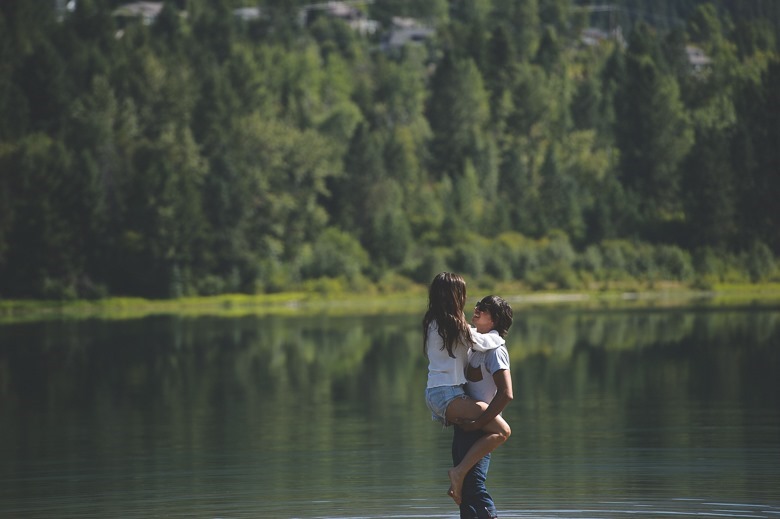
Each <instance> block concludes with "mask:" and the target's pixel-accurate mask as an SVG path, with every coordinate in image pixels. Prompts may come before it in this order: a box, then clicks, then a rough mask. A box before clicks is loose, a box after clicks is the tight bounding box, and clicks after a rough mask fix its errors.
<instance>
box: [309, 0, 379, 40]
mask: <svg viewBox="0 0 780 519" xmlns="http://www.w3.org/2000/svg"><path fill="white" fill-rule="evenodd" d="M314 11H319V12H322V13H324V14H325V15H327V16H330V17H331V18H338V19H340V20H343V21H344V23H346V24H347V25H349V26H350V28H352V30H354V31H357V32H359V33H360V34H374V33H375V32H376V31H377V30H378V29H379V22H377V21H376V20H370V19H369V18H368V17H367V16H366V14H365V13H364V12H363V11H361V10H360V9H358V8H356V7H353V6H352V5H350V4H349V3H347V2H333V1H331V2H325V3H320V4H309V5H305V6H303V7H302V8H301V11H300V14H299V18H300V22H301V25H306V23H307V22H308V21H309V17H310V15H311V13H312V12H314Z"/></svg>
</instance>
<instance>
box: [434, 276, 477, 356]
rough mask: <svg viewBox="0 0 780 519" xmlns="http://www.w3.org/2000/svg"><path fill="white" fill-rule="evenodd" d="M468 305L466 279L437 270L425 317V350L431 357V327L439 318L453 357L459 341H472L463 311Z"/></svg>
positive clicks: (446, 346) (437, 324) (437, 323)
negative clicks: (429, 349) (429, 329)
mask: <svg viewBox="0 0 780 519" xmlns="http://www.w3.org/2000/svg"><path fill="white" fill-rule="evenodd" d="M465 306H466V282H465V281H464V280H463V278H462V277H461V276H459V275H458V274H453V273H451V272H442V273H440V274H437V275H436V277H435V278H433V281H432V282H431V287H430V289H429V290H428V311H427V312H425V317H423V321H422V327H423V354H424V355H425V356H426V357H428V327H429V326H430V325H431V323H432V322H434V321H435V322H436V326H437V327H438V329H439V335H440V336H441V338H442V340H443V341H444V346H443V347H442V349H444V348H446V349H447V353H448V354H449V356H450V357H453V358H454V357H455V355H453V353H452V350H453V348H455V347H456V346H457V343H458V342H462V343H464V344H469V345H470V344H472V342H473V341H472V340H471V333H470V332H469V325H468V323H467V322H466V318H465V317H464V315H463V309H464V307H465Z"/></svg>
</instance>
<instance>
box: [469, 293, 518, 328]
mask: <svg viewBox="0 0 780 519" xmlns="http://www.w3.org/2000/svg"><path fill="white" fill-rule="evenodd" d="M477 310H479V311H481V312H490V318H491V319H493V326H495V328H494V329H495V330H496V331H497V332H498V334H499V335H500V336H501V337H504V338H506V335H507V332H509V328H510V327H511V326H512V307H511V306H509V303H507V302H506V301H504V300H503V299H502V298H500V297H498V296H485V297H483V298H482V300H480V302H479V303H477Z"/></svg>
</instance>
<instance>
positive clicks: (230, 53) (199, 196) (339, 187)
mask: <svg viewBox="0 0 780 519" xmlns="http://www.w3.org/2000/svg"><path fill="white" fill-rule="evenodd" d="M122 4H123V2H117V1H109V0H78V1H77V2H70V3H68V4H67V5H66V3H65V2H57V1H55V0H3V1H2V2H0V298H17V299H19V298H45V299H76V298H84V299H97V298H104V297H109V296H142V297H148V298H173V297H182V296H193V295H214V294H222V293H247V294H262V293H273V292H281V291H288V290H293V289H295V290H324V289H327V288H328V287H330V288H333V287H336V288H340V289H344V290H362V289H366V287H381V288H383V289H387V290H391V289H393V288H394V287H403V286H407V285H411V284H427V283H428V282H429V281H430V279H431V278H432V276H433V275H434V274H435V273H437V272H439V271H441V270H454V271H457V272H460V273H462V274H463V275H465V276H466V277H467V278H470V279H480V280H488V281H489V282H491V281H495V282H502V281H510V280H513V281H517V282H521V283H522V284H523V286H526V287H527V288H528V289H529V290H539V289H566V290H568V289H578V288H594V287H606V286H609V285H610V284H611V283H621V282H627V281H631V282H636V283H644V284H646V285H648V286H652V285H653V284H654V283H658V282H661V281H670V282H675V283H681V284H684V285H689V286H698V287H708V286H713V285H714V284H718V283H747V282H750V283H763V282H768V281H777V280H778V279H780V272H779V269H778V268H777V258H778V257H780V231H779V229H780V59H779V57H780V55H779V54H778V48H779V47H778V45H780V42H779V41H778V36H779V35H780V2H777V1H775V0H711V1H710V2H705V1H698V0H614V1H613V2H611V3H609V4H607V3H606V2H595V1H594V2H587V1H573V0H449V1H447V0H426V1H424V2H414V1H411V0H384V1H383V0H375V1H373V2H371V1H364V2H344V3H340V4H339V6H340V7H342V8H343V9H342V11H343V12H335V9H334V5H333V4H332V3H331V4H328V3H319V4H317V3H306V2H301V1H293V0H265V1H257V0H254V1H252V0H245V1H243V2H238V1H233V0H168V1H165V2H162V8H161V9H159V12H156V13H154V16H153V17H149V18H144V17H142V16H134V15H130V14H128V12H127V10H123V6H122ZM344 12H346V13H347V14H346V15H345V14H344ZM361 23H362V25H361ZM412 30H416V31H417V32H414V35H413V36H409V35H410V34H412V32H410V31H412ZM404 31H406V32H404ZM405 34H406V36H407V39H406V40H404V39H403V36H404V35H405Z"/></svg>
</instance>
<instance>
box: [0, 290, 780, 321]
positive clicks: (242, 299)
mask: <svg viewBox="0 0 780 519" xmlns="http://www.w3.org/2000/svg"><path fill="white" fill-rule="evenodd" d="M487 293H493V294H497V295H501V296H502V297H505V298H506V299H507V300H508V301H509V302H510V303H511V304H512V306H513V307H516V308H517V310H521V309H523V308H536V307H547V308H549V307H577V308H591V309H593V308H604V309H607V308H623V307H669V306H686V305H691V304H701V303H704V304H707V305H713V306H728V305H746V304H780V283H765V284H728V285H726V284H724V285H716V286H714V287H713V288H712V290H708V291H701V290H693V289H689V288H685V287H682V286H680V287H676V288H672V289H669V290H642V291H634V290H620V289H610V290H607V291H605V290H572V291H541V292H529V291H523V290H519V289H518V287H517V286H513V285H511V284H502V283H499V284H497V285H495V286H493V287H492V289H488V287H485V286H478V287H474V289H472V290H471V291H470V298H469V302H471V300H472V299H473V300H475V301H476V299H478V298H479V297H482V296H483V295H486V294H487ZM425 304H426V292H425V290H424V287H418V288H416V289H414V290H409V291H405V292H399V293H390V294H377V293H374V292H371V293H349V294H346V293H338V294H330V295H328V294H321V293H317V292H283V293H277V294H259V295H247V294H223V295H217V296H200V297H184V298H179V299H143V298H130V297H113V298H107V299H102V300H96V301H87V300H77V301H24V300H22V301H3V300H0V322H5V323H8V322H21V321H38V320H48V319H89V318H97V319H138V318H142V317H147V316H151V315H177V316H184V317H199V316H216V317H242V316H248V315H279V316H294V315H317V314H323V315H374V314H382V313H388V314H389V313H399V314H400V313H414V314H420V315H422V313H423V312H424V311H425Z"/></svg>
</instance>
